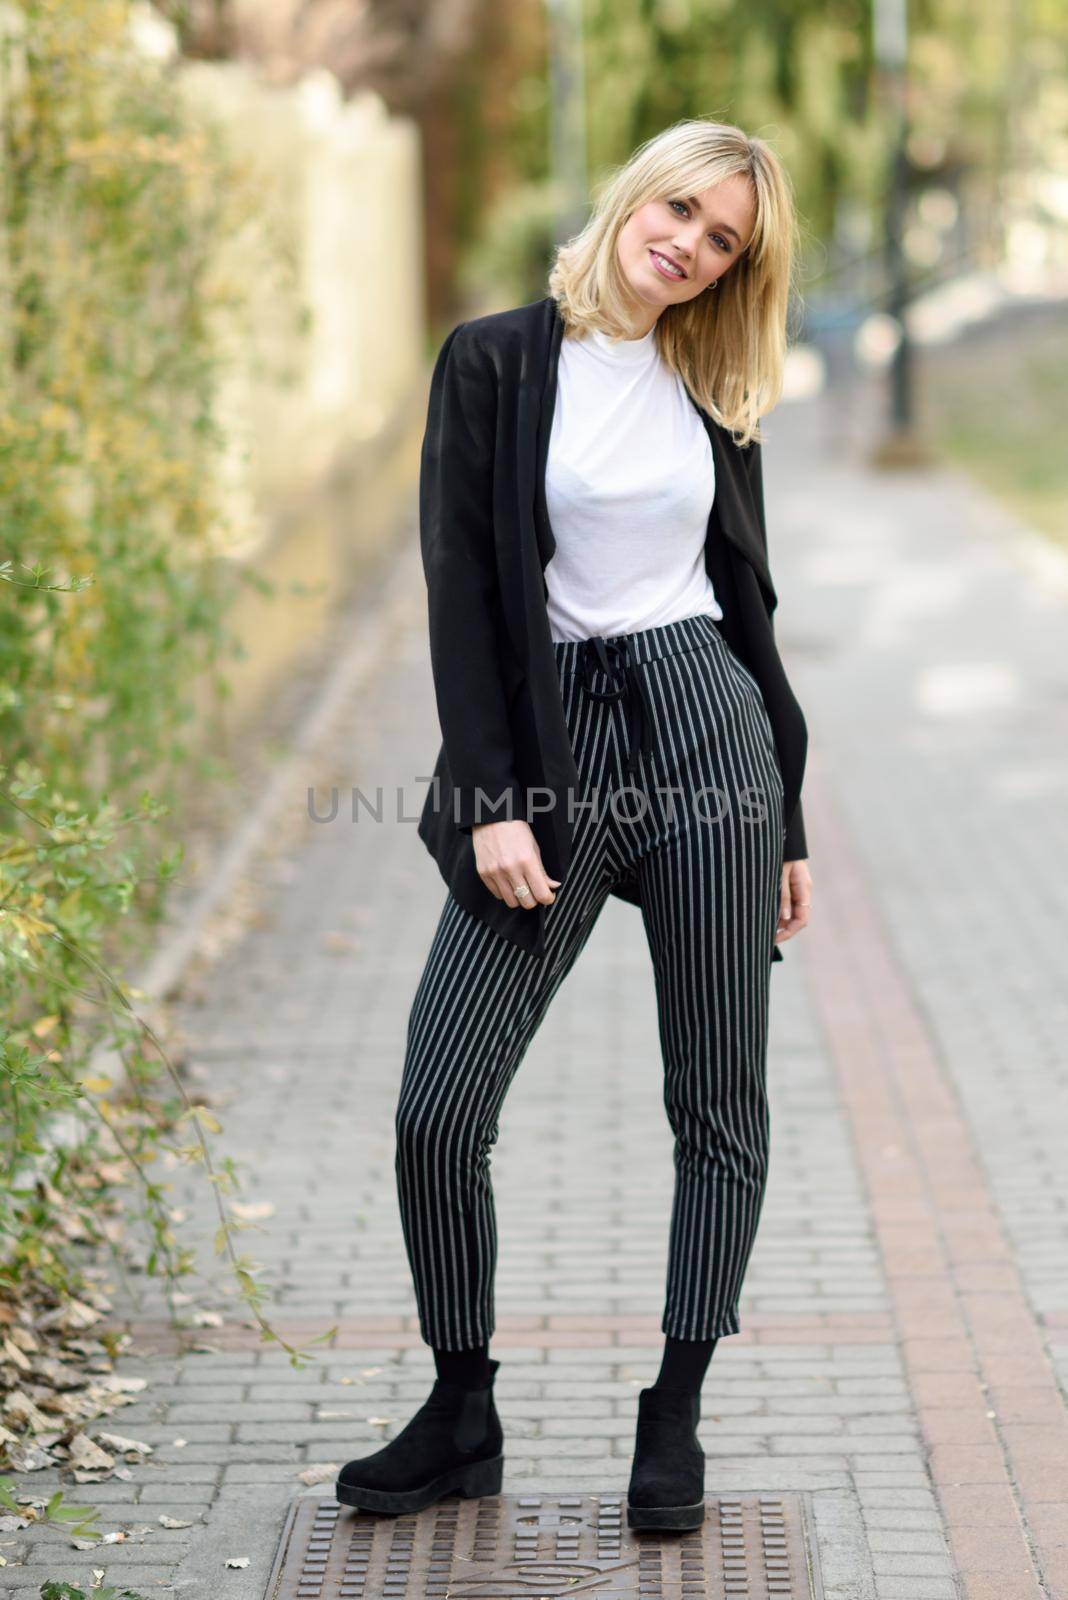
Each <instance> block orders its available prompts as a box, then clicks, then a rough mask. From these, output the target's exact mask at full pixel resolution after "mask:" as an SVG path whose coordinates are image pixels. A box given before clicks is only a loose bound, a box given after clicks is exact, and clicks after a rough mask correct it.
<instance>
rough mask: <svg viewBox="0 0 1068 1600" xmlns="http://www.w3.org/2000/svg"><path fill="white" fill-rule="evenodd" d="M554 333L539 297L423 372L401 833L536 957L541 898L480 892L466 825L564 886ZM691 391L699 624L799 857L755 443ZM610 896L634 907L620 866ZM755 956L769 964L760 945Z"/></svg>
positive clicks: (796, 784) (793, 720) (796, 717)
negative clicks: (772, 764) (733, 681)
mask: <svg viewBox="0 0 1068 1600" xmlns="http://www.w3.org/2000/svg"><path fill="white" fill-rule="evenodd" d="M563 331H564V324H563V319H562V316H561V314H560V311H559V308H558V306H557V303H556V301H555V299H554V298H553V297H552V296H551V295H547V296H546V297H545V298H544V299H543V300H538V301H535V302H533V303H532V304H530V305H523V306H518V307H515V308H513V309H511V310H508V311H498V312H493V313H491V314H489V315H487V316H481V317H475V318H474V319H473V320H472V321H469V322H463V323H460V324H459V325H458V326H457V327H455V328H454V329H453V330H452V332H451V333H449V334H448V336H447V337H446V339H445V341H444V343H443V344H442V346H441V350H440V351H439V353H438V358H437V361H436V363H435V367H434V372H433V376H432V379H431V384H430V399H429V405H428V413H427V423H426V432H425V435H424V438H423V446H422V457H421V468H420V482H419V524H420V543H421V549H422V558H423V568H424V572H425V574H426V582H427V597H428V612H429V629H430V656H431V666H432V671H433V678H434V691H435V696H436V699H437V708H438V718H439V721H440V724H441V733H442V744H441V748H440V750H439V752H438V757H437V761H436V763H435V766H434V771H433V774H432V775H431V778H430V780H429V787H428V789H427V795H426V800H425V803H424V805H423V808H422V813H421V815H420V818H419V828H418V833H419V837H420V838H421V839H422V840H423V843H424V844H425V845H426V847H427V849H428V850H429V851H430V853H431V855H432V856H433V857H434V859H435V861H436V862H437V864H438V867H439V869H440V871H441V875H442V877H443V878H444V880H445V882H446V884H447V885H448V887H449V889H450V891H451V893H452V894H453V896H454V897H455V898H456V899H457V900H458V901H459V902H460V904H461V905H462V906H464V907H466V909H467V910H468V911H470V912H472V913H474V915H476V916H478V917H480V918H482V920H483V921H485V922H487V923H489V924H490V926H491V927H493V928H494V929H496V931H497V932H498V933H499V934H501V935H502V936H503V937H504V938H506V939H508V940H510V941H511V942H512V943H514V944H516V945H519V946H520V947H521V948H523V949H525V950H527V951H528V952H529V953H530V954H532V955H534V956H538V957H541V956H544V954H545V933H544V922H545V911H546V908H545V907H544V906H542V905H538V906H537V907H535V908H534V909H533V910H529V911H526V910H524V909H523V908H522V907H521V906H517V907H514V908H513V907H510V906H508V905H506V904H505V902H504V901H503V900H498V899H497V897H496V895H493V894H491V893H490V891H489V890H488V889H487V888H486V886H485V885H484V884H483V882H482V880H481V878H480V877H479V876H478V873H477V871H476V869H475V854H474V845H473V843H472V839H471V826H472V824H473V823H474V822H492V821H502V820H507V819H509V818H515V817H521V818H524V819H525V820H527V821H528V822H529V823H530V826H531V828H532V829H533V832H534V836H535V838H536V840H537V842H538V847H539V849H540V851H541V856H542V861H543V863H544V865H545V869H546V871H547V872H548V874H549V875H550V876H551V877H553V878H558V879H559V880H560V881H561V883H565V882H566V879H567V870H568V864H569V862H570V859H571V846H572V833H573V823H571V822H569V820H568V804H567V795H568V791H569V790H570V791H571V792H572V793H573V794H574V795H576V797H577V796H578V793H579V776H578V769H577V767H576V765H575V759H574V755H573V752H572V749H571V742H570V739H569V737H568V732H567V725H566V722H565V718H564V706H563V697H562V695H561V693H560V682H559V676H558V673H557V669H556V657H555V652H554V650H553V642H552V635H551V632H550V628H549V616H548V609H547V606H546V600H547V597H548V588H547V585H546V583H545V577H544V573H545V568H546V566H547V565H548V563H549V560H550V558H551V556H552V554H553V551H554V550H555V548H556V543H555V539H554V537H553V532H552V529H551V527H550V525H549V518H548V514H547V511H546V501H545V463H546V457H547V454H548V447H549V432H550V428H551V425H552V417H553V407H554V404H555V400H556V380H557V371H558V367H559V358H560V341H561V338H562V337H563ZM691 399H693V397H692V396H691ZM693 403H694V406H695V408H696V409H697V410H698V412H699V413H700V415H701V417H702V419H703V421H704V424H705V427H706V428H707V430H708V434H709V438H710V439H711V442H712V451H713V460H714V463H715V474H716V488H715V496H714V502H713V506H712V510H711V513H710V515H709V521H708V534H707V538H706V541H705V565H706V568H707V570H708V573H709V576H710V577H711V579H712V584H713V587H714V589H715V592H716V598H717V600H718V601H719V603H720V605H721V606H722V608H723V613H724V614H723V618H722V620H721V621H719V622H718V623H717V625H718V627H719V628H720V631H721V633H722V634H723V636H724V638H725V639H726V641H727V643H728V644H729V646H730V648H731V649H732V650H733V651H735V653H736V654H737V655H738V657H739V659H740V660H741V661H742V662H743V663H744V665H745V666H747V667H748V668H749V671H750V672H751V673H752V675H753V677H754V678H755V679H756V681H757V683H758V684H759V686H760V689H761V693H762V695H763V698H764V703H765V705H766V707H767V710H768V715H769V718H770V721H771V725H772V728H773V731H774V735H775V745H776V751H777V754H778V759H779V768H780V772H781V774H782V779H783V817H784V818H785V819H786V827H785V837H784V841H783V847H784V858H785V860H787V861H791V860H797V859H800V858H801V857H803V856H804V855H805V854H806V850H805V833H804V825H803V822H802V817H801V803H800V793H801V778H802V773H803V770H804V764H805V754H806V748H807V730H806V726H805V719H804V717H803V715H802V713H801V708H800V706H799V705H798V703H797V701H796V700H795V698H794V696H793V693H792V692H791V689H790V685H789V684H788V682H787V680H786V674H785V672H784V671H783V667H782V663H781V661H780V660H779V653H778V649H777V648H776V644H775V637H774V630H773V626H772V612H773V611H774V609H775V606H776V604H777V596H776V593H775V589H774V586H773V584H772V580H771V572H770V570H769V567H768V548H767V535H766V531H765V526H764V501H763V486H762V481H761V470H760V446H759V444H757V443H755V442H754V443H751V444H750V445H749V446H748V447H747V448H746V449H740V448H739V447H738V446H737V445H736V444H735V443H734V442H733V440H732V439H731V436H730V433H729V431H728V430H727V429H724V428H721V427H720V426H719V425H718V424H717V423H716V422H715V421H714V420H713V419H712V418H711V417H710V416H709V414H708V413H707V412H706V411H704V410H703V409H702V408H701V407H700V406H698V405H697V402H696V401H694V402H693ZM480 791H481V793H480ZM528 799H529V810H528ZM494 807H496V809H494ZM557 892H558V893H559V892H560V891H559V890H558V891H557ZM613 892H614V893H615V894H616V895H617V896H618V897H619V898H620V899H621V900H625V901H627V902H628V903H629V904H631V905H639V904H640V901H639V897H638V887H637V879H636V877H635V876H632V877H630V878H629V879H627V880H625V881H623V882H622V883H620V884H619V885H618V886H617V887H616V888H615V890H614V891H613ZM769 959H770V960H772V961H775V960H778V961H781V960H782V951H781V950H780V949H779V947H778V946H777V945H776V946H773V948H772V951H771V953H770V956H769Z"/></svg>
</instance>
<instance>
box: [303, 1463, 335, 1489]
mask: <svg viewBox="0 0 1068 1600" xmlns="http://www.w3.org/2000/svg"><path fill="white" fill-rule="evenodd" d="M340 1471H341V1466H340V1463H339V1462H337V1461H317V1462H316V1463H315V1464H314V1466H310V1467H305V1468H304V1469H303V1470H302V1471H301V1472H298V1473H297V1477H298V1478H299V1479H300V1481H301V1483H306V1484H308V1485H309V1487H310V1486H311V1485H312V1484H313V1483H325V1482H326V1481H327V1479H328V1478H333V1477H336V1475H337V1474H338V1473H339V1472H340Z"/></svg>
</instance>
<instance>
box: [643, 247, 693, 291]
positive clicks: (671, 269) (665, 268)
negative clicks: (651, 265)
mask: <svg viewBox="0 0 1068 1600" xmlns="http://www.w3.org/2000/svg"><path fill="white" fill-rule="evenodd" d="M649 254H650V255H651V256H652V258H653V260H654V261H655V262H656V264H657V265H658V267H659V268H660V270H661V272H662V273H663V274H664V276H665V277H668V278H677V279H678V281H679V282H680V283H682V282H683V280H684V279H685V277H686V274H685V272H683V271H682V270H681V268H679V267H677V266H676V265H675V263H674V261H669V260H668V258H667V256H664V255H661V254H660V251H659V250H654V249H652V248H651V247H650V250H649Z"/></svg>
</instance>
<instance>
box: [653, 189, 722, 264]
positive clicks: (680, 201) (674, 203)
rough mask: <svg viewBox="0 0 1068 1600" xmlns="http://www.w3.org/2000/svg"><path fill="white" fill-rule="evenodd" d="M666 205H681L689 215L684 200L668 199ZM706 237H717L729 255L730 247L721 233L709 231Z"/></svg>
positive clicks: (688, 209)
mask: <svg viewBox="0 0 1068 1600" xmlns="http://www.w3.org/2000/svg"><path fill="white" fill-rule="evenodd" d="M668 205H669V206H681V207H682V209H683V211H684V212H685V213H686V215H687V216H689V213H690V208H689V206H688V205H687V204H686V202H685V200H669V201H668ZM708 237H709V238H710V239H718V240H719V241H720V243H721V244H722V246H723V249H724V252H725V253H726V254H727V255H730V253H731V247H730V245H729V244H728V242H727V240H726V239H724V237H723V235H722V234H721V233H710V234H709V236H708Z"/></svg>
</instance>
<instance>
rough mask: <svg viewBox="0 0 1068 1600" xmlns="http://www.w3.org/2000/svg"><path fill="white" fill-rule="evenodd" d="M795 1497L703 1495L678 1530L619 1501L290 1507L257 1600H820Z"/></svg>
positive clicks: (305, 1500)
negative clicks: (642, 1522) (640, 1524)
mask: <svg viewBox="0 0 1068 1600" xmlns="http://www.w3.org/2000/svg"><path fill="white" fill-rule="evenodd" d="M811 1529H812V1520H811V1510H810V1507H809V1504H808V1498H807V1496H806V1495H804V1494H801V1493H790V1494H787V1493H783V1494H738V1495H726V1494H721V1495H708V1496H706V1498H705V1520H704V1523H703V1524H702V1526H701V1527H700V1528H694V1529H693V1530H692V1531H690V1532H685V1533H681V1532H680V1533H653V1532H647V1531H645V1530H642V1531H632V1530H631V1529H629V1528H628V1527H627V1512H626V1501H625V1498H624V1497H623V1496H620V1495H551V1494H543V1495H489V1496H487V1497H485V1498H484V1499H481V1500H460V1499H458V1498H457V1497H456V1496H455V1495H451V1496H449V1497H448V1498H446V1499H444V1500H439V1501H438V1502H437V1504H436V1505H433V1506H428V1507H427V1509H426V1510H425V1511H420V1512H417V1513H411V1514H408V1515H404V1516H387V1515H384V1514H382V1513H379V1512H374V1511H354V1510H352V1509H351V1508H349V1507H348V1506H345V1507H342V1506H339V1505H338V1503H337V1501H336V1500H320V1499H319V1498H318V1497H316V1496H313V1495H306V1496H304V1497H302V1498H301V1499H299V1500H297V1501H295V1502H294V1504H293V1506H292V1507H291V1509H290V1512H289V1515H288V1517H287V1519H286V1524H285V1527H284V1529H283V1530H282V1538H281V1541H280V1543H279V1547H278V1555H277V1557H276V1559H275V1564H274V1570H273V1572H272V1573H271V1579H270V1583H269V1584H268V1587H267V1595H266V1600H520V1597H521V1600H543V1597H545V1600H550V1597H551V1600H556V1597H557V1596H562V1595H573V1594H596V1595H597V1597H598V1600H635V1597H641V1600H684V1597H692V1600H702V1597H706V1596H708V1597H715V1600H720V1597H721V1596H738V1597H739V1600H773V1597H774V1600H822V1594H823V1590H822V1586H821V1584H820V1579H819V1568H818V1562H817V1558H816V1548H815V1540H814V1538H813V1537H812V1534H811Z"/></svg>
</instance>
